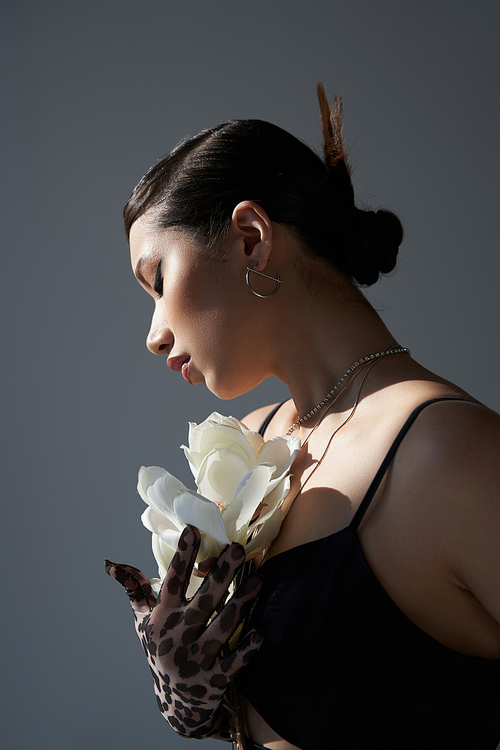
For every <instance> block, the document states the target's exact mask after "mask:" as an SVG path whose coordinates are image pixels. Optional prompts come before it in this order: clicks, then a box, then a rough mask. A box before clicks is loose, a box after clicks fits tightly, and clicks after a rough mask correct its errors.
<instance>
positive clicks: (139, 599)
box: [104, 560, 156, 613]
mask: <svg viewBox="0 0 500 750" xmlns="http://www.w3.org/2000/svg"><path fill="white" fill-rule="evenodd" d="M104 566H105V568H106V573H107V574H108V575H110V576H111V578H114V579H115V580H116V581H118V583H121V585H122V586H123V587H124V588H125V593H126V594H127V596H128V597H129V599H130V603H131V604H132V608H133V609H134V610H135V611H136V612H140V613H144V612H149V611H150V610H151V609H153V607H154V606H155V602H156V599H155V595H154V593H153V589H152V588H151V584H150V583H149V581H148V579H147V578H146V576H145V575H144V573H141V571H140V570H138V569H137V568H133V567H132V566H131V565H124V564H123V563H114V562H111V561H110V560H105V561H104Z"/></svg>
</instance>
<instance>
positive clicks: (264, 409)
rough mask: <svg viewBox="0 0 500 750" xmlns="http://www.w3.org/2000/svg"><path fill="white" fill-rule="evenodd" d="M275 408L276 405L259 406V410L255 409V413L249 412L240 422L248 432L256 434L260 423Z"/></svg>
mask: <svg viewBox="0 0 500 750" xmlns="http://www.w3.org/2000/svg"><path fill="white" fill-rule="evenodd" d="M277 406H278V404H270V405H269V406H261V407H260V408H259V409H255V411H252V412H250V414H247V415H246V417H243V419H242V420H241V421H242V422H243V424H244V425H245V426H246V427H248V429H249V430H253V431H254V432H257V431H258V429H259V427H260V426H261V424H262V422H263V421H264V420H265V418H266V417H267V415H268V414H270V413H271V411H272V410H273V409H275V408H276V407H277Z"/></svg>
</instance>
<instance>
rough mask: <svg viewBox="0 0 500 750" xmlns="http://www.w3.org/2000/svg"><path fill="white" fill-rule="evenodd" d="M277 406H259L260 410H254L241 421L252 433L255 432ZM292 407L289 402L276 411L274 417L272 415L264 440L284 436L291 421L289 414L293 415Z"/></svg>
mask: <svg viewBox="0 0 500 750" xmlns="http://www.w3.org/2000/svg"><path fill="white" fill-rule="evenodd" d="M277 406H279V404H270V405H269V406H261V408H260V409H256V410H255V411H252V412H251V413H250V414H247V416H246V417H244V418H243V419H242V420H241V421H242V422H243V424H245V425H246V426H247V427H248V428H249V429H250V430H254V432H257V431H258V429H259V427H260V426H261V425H262V423H263V422H264V420H265V419H266V417H267V416H268V415H269V414H271V412H272V411H273V410H274V409H276V407H277ZM292 407H293V404H292V401H291V400H289V401H287V402H286V403H284V404H283V405H282V406H281V407H280V408H279V409H278V411H277V412H276V414H275V415H273V417H272V419H271V422H270V424H269V427H268V428H267V429H266V440H269V439H270V438H273V437H276V435H284V434H285V432H286V431H287V429H288V428H289V427H290V424H291V421H292V420H291V417H290V414H293V408H292Z"/></svg>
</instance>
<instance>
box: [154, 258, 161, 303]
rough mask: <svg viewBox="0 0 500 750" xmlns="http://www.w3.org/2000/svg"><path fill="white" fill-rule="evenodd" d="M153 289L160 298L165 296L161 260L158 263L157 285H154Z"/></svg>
mask: <svg viewBox="0 0 500 750" xmlns="http://www.w3.org/2000/svg"><path fill="white" fill-rule="evenodd" d="M153 289H154V290H155V292H156V294H157V295H158V297H161V296H162V295H163V277H162V275H161V260H160V262H159V263H158V267H157V269H156V276H155V283H154V285H153Z"/></svg>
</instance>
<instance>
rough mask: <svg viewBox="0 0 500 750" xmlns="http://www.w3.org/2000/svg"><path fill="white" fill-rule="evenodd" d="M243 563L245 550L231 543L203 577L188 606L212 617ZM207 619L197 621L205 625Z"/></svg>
mask: <svg viewBox="0 0 500 750" xmlns="http://www.w3.org/2000/svg"><path fill="white" fill-rule="evenodd" d="M244 561H245V549H244V548H243V547H242V546H241V544H236V543H233V544H230V545H229V547H226V549H225V550H224V551H223V552H222V553H221V554H220V555H219V558H218V560H217V562H216V563H215V565H213V566H212V568H211V570H210V573H208V574H207V576H206V577H205V580H204V581H203V583H202V584H201V586H200V588H199V589H198V591H197V592H196V594H195V595H194V597H193V599H192V601H191V602H190V605H189V606H190V607H192V608H193V609H199V610H200V611H203V612H209V613H210V615H212V614H213V613H214V612H215V610H216V609H217V606H218V604H219V603H220V602H221V601H222V599H223V597H224V595H225V594H226V592H227V590H228V588H229V585H230V583H231V581H232V580H233V578H234V577H235V575H236V574H237V572H238V570H239V569H240V568H241V566H242V565H243V563H244ZM207 619H208V618H205V620H202V619H200V618H198V620H197V621H198V622H204V623H206V622H207Z"/></svg>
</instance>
